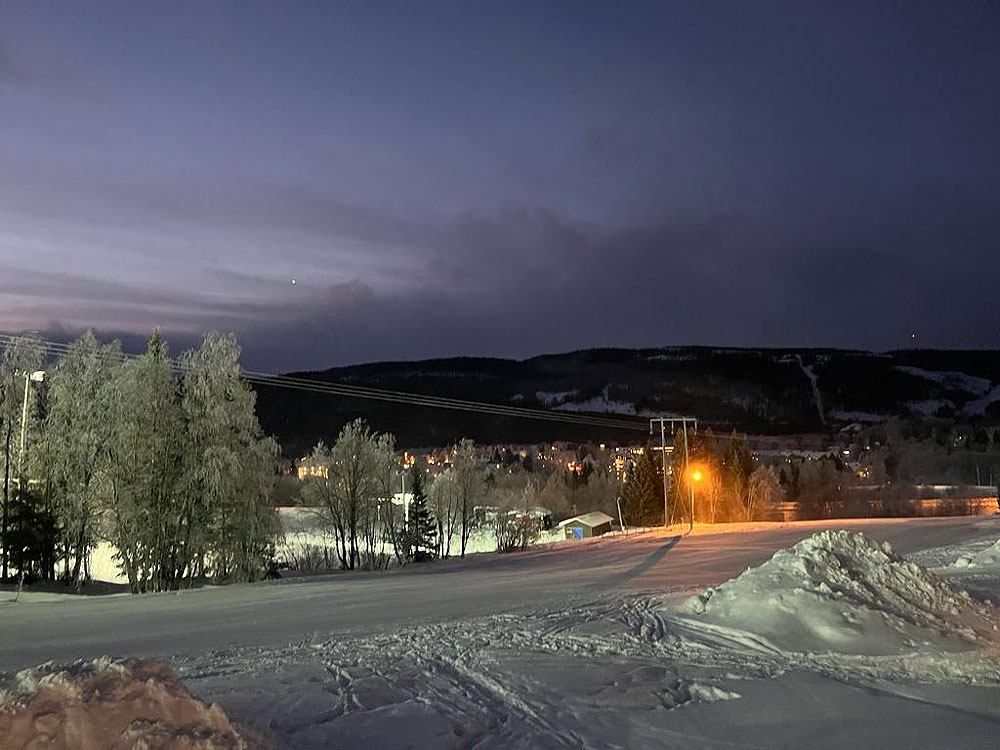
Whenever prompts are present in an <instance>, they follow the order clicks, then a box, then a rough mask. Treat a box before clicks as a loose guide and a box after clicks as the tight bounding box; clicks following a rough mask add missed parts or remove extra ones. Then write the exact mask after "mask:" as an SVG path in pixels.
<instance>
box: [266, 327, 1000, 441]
mask: <svg viewBox="0 0 1000 750" xmlns="http://www.w3.org/2000/svg"><path fill="white" fill-rule="evenodd" d="M290 374H292V375H296V376H300V377H308V378H310V379H313V380H320V381H327V382H335V383H349V384H354V385H364V386H369V387H374V388H384V389H390V390H397V391H407V392H413V393H420V394H428V395H434V396H447V397H451V398H459V399H467V400H472V401H484V402H488V403H493V404H508V405H515V406H521V407H529V408H539V409H552V410H556V411H571V412H591V413H598V414H608V413H611V414H618V415H631V416H640V417H642V416H647V415H653V414H661V413H671V414H692V415H696V416H698V417H700V418H702V419H703V420H705V422H706V423H710V424H714V425H717V426H719V427H724V428H736V429H739V430H742V431H748V432H762V433H793V432H817V431H826V430H832V429H835V428H837V427H839V426H842V425H843V424H845V423H849V422H853V421H863V422H865V421H867V422H870V421H879V420H884V419H888V418H891V417H913V416H941V417H959V418H969V419H986V420H990V421H994V420H1000V351H998V350H989V351H957V350H928V349H913V350H901V351H892V352H880V353H877V352H866V351H857V350H843V349H740V348H721V347H694V346H682V347H665V348H658V349H587V350H581V351H574V352H567V353H564V354H549V355H542V356H538V357H531V358H529V359H525V360H511V359H499V358H489V357H454V358H446V359H429V360H420V361H412V362H376V363H369V364H361V365H352V366H348V367H336V368H331V369H329V370H324V371H321V372H298V373H290ZM258 391H259V399H258V405H259V409H258V410H259V414H260V418H261V422H262V424H263V426H264V428H265V429H266V430H267V431H268V432H270V433H272V434H274V435H276V436H277V438H278V440H279V442H281V444H282V446H283V447H284V450H285V454H286V455H288V456H295V455H302V454H304V453H305V452H307V451H308V449H309V447H310V446H312V445H313V444H314V443H315V442H316V441H317V440H320V439H323V440H327V441H330V440H332V439H334V438H335V437H336V434H337V432H338V431H339V429H340V427H341V426H342V425H343V424H344V423H346V422H347V421H349V420H350V419H354V418H355V417H364V418H365V419H366V420H368V422H369V423H370V424H372V425H373V426H374V427H375V428H376V429H379V430H388V431H390V432H392V433H393V434H395V435H396V437H397V440H398V442H399V444H400V445H401V446H404V447H407V446H410V447H412V446H431V445H444V444H447V443H449V442H452V441H454V440H456V439H458V438H461V437H463V436H467V437H472V438H474V439H476V440H478V441H482V442H519V443H528V442H541V441H548V440H556V439H567V440H584V439H589V440H615V439H624V438H625V437H626V436H625V435H615V434H612V433H609V432H607V431H604V430H602V429H592V428H579V427H576V426H566V425H561V424H557V423H556V424H550V423H545V422H535V421H531V420H520V419H511V418H498V417H492V416H488V415H480V414H469V413H465V412H456V411H448V410H435V409H429V408H426V407H413V406H403V405H398V404H388V403H382V402H377V401H366V400H361V399H354V398H344V397H335V396H329V395H323V394H314V393H301V392H296V391H287V390H281V389H276V388H270V387H260V388H258ZM627 437H628V438H629V439H632V440H634V439H635V438H636V433H629V434H628V435H627ZM639 437H640V438H641V436H639Z"/></svg>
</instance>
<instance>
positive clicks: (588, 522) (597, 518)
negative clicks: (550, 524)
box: [559, 510, 612, 539]
mask: <svg viewBox="0 0 1000 750" xmlns="http://www.w3.org/2000/svg"><path fill="white" fill-rule="evenodd" d="M611 520H612V519H611V516H609V515H608V514H607V513H601V512H600V511H596V510H595V511H594V512H593V513H584V514H583V515H582V516H573V517H572V518H567V519H566V520H565V521H561V522H560V523H559V528H560V529H562V530H563V534H565V536H566V538H567V539H589V538H590V537H595V536H601V535H602V534H607V533H608V532H609V531H611Z"/></svg>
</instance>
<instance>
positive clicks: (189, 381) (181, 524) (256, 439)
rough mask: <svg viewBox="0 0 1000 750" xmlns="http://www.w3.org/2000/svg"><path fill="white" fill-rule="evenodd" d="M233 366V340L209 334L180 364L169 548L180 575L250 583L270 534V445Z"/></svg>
mask: <svg viewBox="0 0 1000 750" xmlns="http://www.w3.org/2000/svg"><path fill="white" fill-rule="evenodd" d="M239 359H240V347H239V345H238V344H237V343H236V337H235V336H233V335H232V334H229V335H228V336H221V335H219V334H217V333H209V334H207V335H206V336H205V339H204V341H203V342H202V344H201V346H200V347H199V348H198V349H192V350H190V351H188V352H185V353H184V355H183V356H182V357H181V360H180V370H181V373H182V379H181V411H182V414H183V421H184V436H183V450H182V456H183V471H182V474H181V477H180V486H179V492H178V503H177V507H176V512H177V514H178V517H177V519H176V526H175V527H174V533H176V534H177V535H178V538H176V539H174V540H173V545H174V548H175V551H176V552H175V554H176V563H175V567H176V568H177V569H179V570H180V571H182V573H185V572H186V573H187V575H188V576H190V575H192V574H194V573H198V574H202V573H207V572H211V574H212V575H213V576H214V577H216V578H219V579H229V580H234V581H252V580H255V579H256V578H258V577H259V576H261V575H262V574H263V572H264V569H265V566H266V563H267V559H266V557H267V551H268V548H269V547H270V546H271V544H272V542H273V539H274V535H275V531H276V528H277V518H276V515H275V512H274V509H273V507H272V506H271V503H270V494H271V488H272V486H273V481H274V463H275V459H276V456H277V445H276V444H275V442H274V441H273V440H272V439H270V438H267V437H265V436H264V434H263V432H262V431H261V428H260V424H259V423H258V421H257V415H256V414H255V412H254V406H255V403H256V394H255V393H254V392H253V391H252V390H251V389H250V387H249V385H247V383H246V381H244V380H243V378H242V373H241V369H240V363H239ZM206 562H207V564H208V566H209V570H205V566H206Z"/></svg>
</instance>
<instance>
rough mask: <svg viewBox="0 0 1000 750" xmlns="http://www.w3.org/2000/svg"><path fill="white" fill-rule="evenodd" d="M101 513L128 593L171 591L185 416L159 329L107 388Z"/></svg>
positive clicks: (177, 556) (179, 532)
mask: <svg viewBox="0 0 1000 750" xmlns="http://www.w3.org/2000/svg"><path fill="white" fill-rule="evenodd" d="M110 401H111V409H110V414H111V427H112V430H111V437H110V439H109V441H108V449H109V450H108V466H107V479H108V482H109V492H108V493H107V495H106V498H105V499H106V505H105V510H106V512H107V514H108V516H109V521H110V537H111V541H112V542H113V543H114V545H115V547H116V548H117V550H118V553H117V554H118V559H119V562H120V565H121V567H122V570H123V572H124V573H125V575H126V576H127V577H128V582H129V588H130V589H131V590H132V591H133V592H142V591H160V590H164V589H172V588H176V587H177V586H178V584H179V580H180V578H181V576H182V575H183V573H184V563H185V562H186V561H185V559H184V554H183V550H182V549H179V546H180V544H179V543H180V540H181V539H183V538H184V535H185V529H184V528H183V526H184V524H185V523H186V520H187V519H186V518H185V516H184V514H183V513H182V504H183V498H182V495H181V493H180V491H179V481H180V477H181V472H182V468H183V450H184V420H183V413H182V411H181V406H180V399H179V397H178V388H177V381H176V380H175V379H174V376H173V374H172V371H171V364H170V360H169V357H168V355H167V345H166V343H165V342H164V340H163V337H162V336H161V335H160V333H159V331H157V332H156V333H154V334H153V337H152V338H151V339H150V340H149V344H148V346H147V348H146V352H145V353H144V354H142V355H141V356H139V357H137V358H135V359H133V360H131V361H129V362H126V363H125V364H124V365H122V367H121V368H119V369H118V371H117V373H116V377H115V378H114V380H113V381H112V385H111V394H110Z"/></svg>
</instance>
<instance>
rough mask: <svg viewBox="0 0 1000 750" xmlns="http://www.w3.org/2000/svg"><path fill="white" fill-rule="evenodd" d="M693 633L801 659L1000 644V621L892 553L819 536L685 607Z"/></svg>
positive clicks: (867, 542) (859, 540)
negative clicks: (716, 635) (701, 631)
mask: <svg viewBox="0 0 1000 750" xmlns="http://www.w3.org/2000/svg"><path fill="white" fill-rule="evenodd" d="M678 614H679V615H680V618H681V619H682V620H683V621H684V622H685V628H686V629H688V630H691V629H695V628H698V627H699V626H700V627H702V628H704V629H705V630H710V631H712V632H715V633H719V634H720V637H721V638H724V639H725V640H726V641H729V642H732V641H733V640H736V641H746V643H747V644H748V646H750V647H754V646H757V647H759V646H760V644H761V643H763V644H764V645H765V647H766V648H771V647H773V648H774V649H775V650H782V651H796V652H814V653H815V652H840V653H847V654H869V655H871V654H897V653H903V652H906V651H910V650H914V649H916V648H918V647H919V646H920V645H921V644H927V643H933V644H935V645H936V646H938V647H942V648H946V649H955V650H958V649H962V648H968V647H971V646H975V645H985V644H988V643H997V642H1000V612H998V610H997V609H995V608H994V607H992V606H990V605H988V604H983V603H981V602H978V601H976V600H974V599H973V598H972V597H970V596H969V594H968V593H966V592H965V591H962V590H961V589H958V588H956V587H954V586H952V585H951V584H950V583H948V582H947V581H946V580H944V579H943V578H941V577H939V576H937V575H935V574H934V573H931V572H930V571H928V570H926V569H925V568H923V567H921V566H919V565H917V564H916V563H912V562H908V561H906V560H903V559H902V558H901V557H900V556H899V555H897V554H896V553H895V552H894V551H893V549H892V547H890V546H889V544H888V543H883V544H879V543H877V542H875V541H873V540H871V539H869V538H868V537H866V536H864V535H862V534H857V533H851V532H848V531H822V532H819V533H817V534H813V535H812V536H810V537H808V538H806V539H804V540H802V541H801V542H799V543H798V544H796V545H795V546H794V547H791V548H789V549H784V550H779V551H778V552H776V553H775V554H774V556H773V557H771V559H770V560H768V561H767V562H765V563H764V564H763V565H760V566H759V567H756V568H751V569H749V570H746V571H745V572H744V573H742V574H741V575H740V576H738V577H737V578H734V579H732V580H730V581H727V582H726V583H723V584H721V585H719V586H717V587H713V588H708V589H705V590H704V591H703V592H701V593H700V594H698V595H696V596H694V597H692V598H691V599H689V600H688V601H686V602H685V603H684V604H683V605H681V607H680V609H679V612H678Z"/></svg>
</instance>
